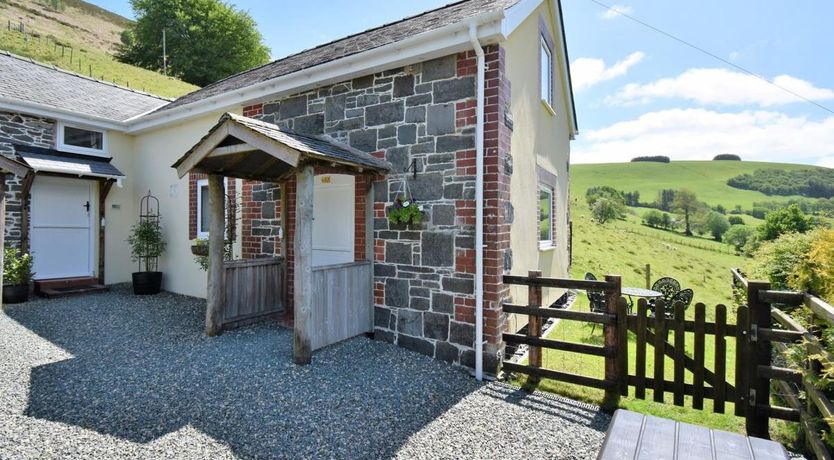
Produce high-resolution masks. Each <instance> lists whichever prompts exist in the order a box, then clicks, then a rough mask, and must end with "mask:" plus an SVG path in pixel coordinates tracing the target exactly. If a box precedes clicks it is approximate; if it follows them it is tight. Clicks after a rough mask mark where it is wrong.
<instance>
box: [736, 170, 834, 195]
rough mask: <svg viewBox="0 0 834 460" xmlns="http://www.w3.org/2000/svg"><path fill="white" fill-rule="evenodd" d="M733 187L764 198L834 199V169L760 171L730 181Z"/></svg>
mask: <svg viewBox="0 0 834 460" xmlns="http://www.w3.org/2000/svg"><path fill="white" fill-rule="evenodd" d="M727 185H729V186H730V187H735V188H739V189H742V190H755V191H757V192H761V193H764V194H765V195H779V196H789V195H800V196H803V197H807V198H832V197H834V169H826V168H812V169H795V170H785V169H757V170H755V171H753V172H752V173H746V174H741V175H738V176H736V177H732V178H730V179H729V180H728V181H727Z"/></svg>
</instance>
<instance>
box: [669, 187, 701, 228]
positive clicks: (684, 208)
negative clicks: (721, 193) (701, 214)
mask: <svg viewBox="0 0 834 460" xmlns="http://www.w3.org/2000/svg"><path fill="white" fill-rule="evenodd" d="M672 207H673V208H674V209H675V210H677V211H678V212H680V213H682V214H683V221H684V234H685V235H686V236H692V222H691V220H690V217H691V216H692V215H693V214H695V213H696V212H697V211H698V210H699V209H701V207H702V204H701V202H700V201H698V197H697V196H695V193H694V192H692V191H691V190H687V189H681V190H677V191H676V192H675V200H674V201H673V202H672Z"/></svg>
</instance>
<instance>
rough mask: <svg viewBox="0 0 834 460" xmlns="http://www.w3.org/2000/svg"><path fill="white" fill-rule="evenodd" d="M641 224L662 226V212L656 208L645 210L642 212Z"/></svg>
mask: <svg viewBox="0 0 834 460" xmlns="http://www.w3.org/2000/svg"><path fill="white" fill-rule="evenodd" d="M643 224H645V225H648V226H649V227H654V228H663V213H662V212H660V211H658V210H657V209H652V210H651V211H648V212H646V213H645V214H643Z"/></svg>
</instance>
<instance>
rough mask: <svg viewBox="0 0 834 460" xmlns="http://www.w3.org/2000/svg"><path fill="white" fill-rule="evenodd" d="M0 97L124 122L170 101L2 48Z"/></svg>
mask: <svg viewBox="0 0 834 460" xmlns="http://www.w3.org/2000/svg"><path fill="white" fill-rule="evenodd" d="M0 97H5V98H11V99H17V100H20V101H22V102H34V103H37V104H43V105H47V106H50V107H56V108H59V109H64V110H70V111H73V112H76V113H79V114H82V115H88V116H93V117H100V118H105V119H108V120H112V121H125V120H127V119H129V118H132V117H135V116H137V115H141V114H143V113H146V112H149V111H151V110H154V109H157V108H159V107H162V106H163V105H165V104H167V103H169V102H170V100H169V99H164V98H161V97H157V96H153V95H150V94H146V93H142V92H140V91H134V90H131V89H127V88H123V87H121V86H117V85H114V84H112V83H107V82H102V81H98V80H94V79H92V78H88V77H85V76H82V75H78V74H75V73H72V72H68V71H66V70H62V69H58V68H56V67H54V66H50V65H46V64H41V63H38V62H35V61H33V60H31V59H27V58H23V57H20V56H16V55H14V54H11V53H7V52H5V51H0Z"/></svg>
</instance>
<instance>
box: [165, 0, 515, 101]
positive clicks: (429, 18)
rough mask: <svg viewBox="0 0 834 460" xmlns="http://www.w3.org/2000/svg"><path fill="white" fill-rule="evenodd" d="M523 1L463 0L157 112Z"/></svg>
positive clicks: (258, 70) (228, 81)
mask: <svg viewBox="0 0 834 460" xmlns="http://www.w3.org/2000/svg"><path fill="white" fill-rule="evenodd" d="M519 1H520V0H463V1H458V2H455V3H451V4H448V5H445V6H442V7H440V8H436V9H434V10H430V11H426V12H423V13H420V14H417V15H414V16H410V17H406V18H403V19H401V20H399V21H395V22H392V23H389V24H384V25H382V26H379V27H375V28H372V29H368V30H366V31H364V32H360V33H357V34H354V35H349V36H347V37H344V38H340V39H338V40H334V41H332V42H329V43H325V44H323V45H319V46H317V47H315V48H311V49H308V50H305V51H301V52H300V53H297V54H293V55H290V56H287V57H285V58H283V59H278V60H276V61H273V62H270V63H268V64H265V65H262V66H260V67H255V68H254V69H250V70H247V71H244V72H241V73H238V74H235V75H232V76H229V77H226V78H224V79H222V80H219V81H216V82H214V83H212V84H210V85H207V86H205V87H203V88H201V89H198V90H196V91H194V92H192V93H189V94H186V95H185V96H182V97H180V98H179V99H177V100H175V101H174V102H172V103H170V104H168V105H166V106H164V107H161V108H160V109H158V110H157V112H161V111H165V110H168V109H172V108H175V107H179V106H183V105H186V104H190V103H192V102H197V101H199V100H202V99H205V98H208V97H211V96H215V95H218V94H222V93H226V92H229V91H233V90H237V89H241V88H245V87H247V86H251V85H254V84H257V83H260V82H263V81H266V80H270V79H273V78H277V77H281V76H284V75H289V74H291V73H294V72H298V71H301V70H304V69H308V68H311V67H315V66H317V65H320V64H324V63H327V62H330V61H335V60H337V59H340V58H344V57H347V56H351V55H353V54H358V53H361V52H363V51H367V50H370V49H374V48H378V47H380V46H384V45H388V44H390V43H395V42H398V41H401V40H404V39H406V38H409V37H412V36H415V35H418V34H420V33H423V32H426V31H430V30H434V29H438V28H440V27H443V26H446V25H450V24H455V23H459V22H462V21H464V20H466V19H468V18H471V17H474V16H478V15H480V14H483V13H487V12H490V11H498V10H503V9H506V8H509V7H511V6H513V5H515V4H516V3H518V2H519Z"/></svg>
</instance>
